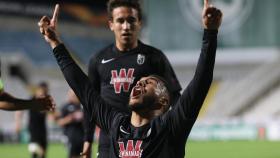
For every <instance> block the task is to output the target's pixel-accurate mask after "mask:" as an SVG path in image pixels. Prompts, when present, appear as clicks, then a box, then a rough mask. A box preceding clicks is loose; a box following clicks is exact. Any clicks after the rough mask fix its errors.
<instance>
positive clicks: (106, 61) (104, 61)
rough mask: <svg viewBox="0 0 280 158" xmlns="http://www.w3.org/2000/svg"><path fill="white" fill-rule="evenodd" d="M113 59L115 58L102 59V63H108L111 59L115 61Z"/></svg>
mask: <svg viewBox="0 0 280 158" xmlns="http://www.w3.org/2000/svg"><path fill="white" fill-rule="evenodd" d="M113 60H115V58H112V59H108V60H105V59H102V61H101V63H102V64H106V63H109V62H110V61H113Z"/></svg>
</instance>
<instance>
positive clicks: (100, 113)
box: [39, 0, 222, 158]
mask: <svg viewBox="0 0 280 158" xmlns="http://www.w3.org/2000/svg"><path fill="white" fill-rule="evenodd" d="M122 9H124V8H122ZM58 11H59V6H56V9H55V12H54V16H53V18H52V19H49V18H48V17H43V18H42V19H41V20H40V22H39V27H40V31H41V33H42V34H43V35H44V37H45V39H46V41H47V42H48V43H49V44H50V45H51V47H52V48H53V51H54V55H55V57H56V59H57V62H58V64H59V66H60V68H61V70H62V72H63V74H64V76H65V78H66V80H67V82H68V84H69V85H70V86H71V88H72V89H73V90H74V91H75V93H76V94H77V96H78V97H79V99H80V101H81V102H82V104H83V106H84V108H85V110H87V111H88V114H90V118H92V119H93V120H95V121H96V123H97V124H98V125H99V126H100V127H101V128H102V129H103V130H105V131H106V132H107V133H108V134H109V135H110V142H111V143H112V145H111V146H110V149H109V156H110V157H123V158H124V157H152V158H155V157H184V154H185V143H186V141H187V138H188V135H189V133H190V131H191V128H192V126H193V124H194V123H195V120H196V118H197V116H198V113H199V110H200V108H201V106H202V103H203V101H204V99H205V97H206V94H207V92H208V90H209V87H210V85H211V82H212V79H213V69H214V63H215V55H216V47H217V33H218V28H219V26H220V24H221V19H222V13H221V11H220V10H219V9H217V8H215V7H213V6H212V5H209V3H208V0H204V8H203V13H202V21H203V26H204V29H205V30H204V36H203V45H202V51H201V55H200V58H199V62H198V65H197V69H196V72H195V75H194V77H193V79H192V81H191V82H190V84H189V85H188V87H187V88H186V89H185V90H184V92H183V94H182V96H181V97H180V98H179V100H178V101H177V103H176V105H175V106H174V107H173V108H172V109H171V110H168V109H169V106H170V96H171V91H170V88H169V87H171V85H170V83H168V82H166V81H165V80H164V79H162V77H159V76H157V75H149V76H147V77H143V78H141V79H140V81H138V82H137V84H136V86H134V87H133V89H132V91H131V93H130V100H129V105H128V106H129V108H130V109H131V110H132V113H131V114H129V115H127V114H126V113H124V112H121V111H120V110H118V109H116V108H114V107H112V106H113V105H111V104H110V103H109V102H107V98H104V97H102V96H101V95H100V92H99V91H98V89H97V88H96V87H95V86H93V85H92V84H91V82H90V81H89V79H88V77H87V76H86V75H85V74H84V73H83V72H82V71H81V69H80V68H79V67H78V66H77V65H76V64H75V62H74V61H73V59H72V58H71V57H70V55H69V53H68V51H67V49H66V48H65V46H64V45H63V44H62V42H61V41H60V40H59V39H58V37H57V29H56V26H57V24H56V23H57V16H58ZM130 11H131V10H130ZM126 15H127V14H126ZM131 19H133V18H130V16H128V17H127V18H121V20H120V21H119V22H121V21H124V25H128V26H130V25H129V23H128V21H130V20H131ZM132 21H133V20H132ZM123 36H124V37H123V38H124V39H127V38H130V37H129V36H131V35H130V33H124V34H123ZM104 60H105V59H104ZM172 86H173V85H172Z"/></svg>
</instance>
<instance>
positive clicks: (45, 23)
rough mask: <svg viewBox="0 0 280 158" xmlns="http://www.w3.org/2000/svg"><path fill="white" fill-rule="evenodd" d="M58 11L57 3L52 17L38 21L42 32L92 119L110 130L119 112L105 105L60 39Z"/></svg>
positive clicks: (70, 84)
mask: <svg viewBox="0 0 280 158" xmlns="http://www.w3.org/2000/svg"><path fill="white" fill-rule="evenodd" d="M58 13H59V5H56V7H55V10H54V14H53V17H52V19H49V18H48V17H46V16H43V17H42V18H41V20H40V22H39V23H38V25H39V28H40V32H41V33H42V34H43V35H44V38H45V40H46V41H47V42H48V43H49V44H50V46H51V47H52V48H53V52H54V56H55V58H56V60H57V63H58V65H59V66H60V69H61V71H62V73H63V75H64V78H65V79H66V81H67V83H68V84H69V86H70V87H71V88H72V89H73V91H74V92H75V94H76V95H77V96H78V98H79V100H80V101H81V103H82V105H83V107H84V110H86V111H87V112H88V114H89V116H88V117H89V118H90V121H93V120H94V121H96V123H97V124H98V125H99V126H100V127H101V128H103V129H104V130H106V131H109V128H110V127H111V124H112V123H114V121H113V119H114V118H115V115H116V114H117V112H115V111H113V110H112V108H111V106H106V105H104V104H105V102H104V100H103V99H102V98H101V97H100V95H99V92H98V91H96V90H95V89H94V87H93V86H92V84H91V83H90V81H89V79H88V77H87V76H86V75H85V74H84V72H83V71H82V70H81V69H80V67H79V66H78V65H77V64H76V63H75V62H74V60H73V59H72V57H71V56H70V54H69V52H68V50H67V49H66V47H65V46H64V45H63V44H62V41H61V40H59V37H58V33H57V20H58V19H57V18H58ZM115 120H116V119H115Z"/></svg>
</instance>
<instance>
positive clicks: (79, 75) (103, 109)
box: [53, 45, 110, 127]
mask: <svg viewBox="0 0 280 158" xmlns="http://www.w3.org/2000/svg"><path fill="white" fill-rule="evenodd" d="M53 52H54V56H55V58H56V60H57V63H58V65H59V66H60V69H61V71H62V73H63V75H64V78H65V79H66V81H67V83H68V84H69V86H70V87H71V88H72V89H73V91H74V92H75V94H76V95H77V96H78V98H79V100H80V101H81V103H82V105H83V107H84V110H85V111H86V112H87V113H88V114H89V118H91V119H92V118H93V120H95V121H96V122H97V123H98V124H99V125H102V126H103V127H104V126H107V125H108V124H107V122H105V120H104V119H103V117H104V116H105V115H107V114H108V113H109V111H110V108H109V106H104V105H103V104H104V102H103V101H102V99H101V98H100V95H99V93H98V92H96V90H95V89H94V87H93V86H92V84H91V83H90V81H89V79H88V77H87V76H86V75H85V73H84V72H83V71H82V70H81V69H80V67H79V66H78V65H77V64H76V63H75V62H74V60H73V59H72V57H71V56H70V54H69V52H68V50H67V49H66V48H65V46H64V45H59V46H58V47H56V48H55V49H54V50H53ZM108 122H109V121H108Z"/></svg>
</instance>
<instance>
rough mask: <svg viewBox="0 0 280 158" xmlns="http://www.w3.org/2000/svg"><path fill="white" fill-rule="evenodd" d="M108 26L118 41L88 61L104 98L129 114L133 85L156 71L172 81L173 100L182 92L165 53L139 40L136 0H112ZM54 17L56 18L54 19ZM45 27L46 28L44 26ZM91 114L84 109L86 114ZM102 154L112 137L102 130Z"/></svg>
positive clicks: (89, 137) (87, 152)
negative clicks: (128, 104) (128, 105)
mask: <svg viewBox="0 0 280 158" xmlns="http://www.w3.org/2000/svg"><path fill="white" fill-rule="evenodd" d="M107 10H108V17H109V26H110V29H111V30H112V32H113V33H114V35H115V43H114V44H111V45H109V46H107V47H105V48H104V49H102V50H101V51H100V52H98V53H96V54H94V56H93V57H92V58H91V60H90V64H89V70H88V74H89V78H90V81H91V83H92V84H93V85H94V86H95V88H96V90H98V91H99V92H100V95H101V97H102V98H104V99H106V101H107V102H108V103H109V104H110V105H112V106H114V107H115V108H117V109H119V110H121V111H123V112H125V113H127V114H129V112H130V111H129V109H128V107H127V106H126V105H127V103H128V100H129V94H130V92H131V89H132V87H133V86H134V85H135V84H136V81H138V80H139V79H140V78H141V77H143V76H148V75H150V74H157V75H158V76H161V77H163V78H165V79H166V80H167V81H168V83H169V84H172V85H173V86H172V89H171V93H172V98H173V99H172V102H175V101H177V99H178V98H179V96H180V91H181V86H180V84H179V82H178V79H177V77H176V75H175V73H174V71H173V69H172V67H171V65H170V63H169V61H168V59H167V58H166V57H165V55H164V54H163V53H162V52H161V51H160V50H158V49H156V48H154V47H152V46H149V45H146V44H144V43H142V42H141V41H140V40H138V34H139V31H140V29H141V25H142V10H141V7H140V5H139V2H138V1H137V0H134V1H128V0H110V1H109V2H108V9H107ZM53 20H54V21H55V19H53ZM42 31H43V30H42ZM87 115H88V114H86V113H85V116H87ZM89 119H90V118H89V117H86V121H87V122H88V123H87V126H86V127H87V128H86V137H85V140H86V142H85V143H84V152H83V154H84V155H87V157H89V155H90V149H91V141H92V137H93V136H92V135H93V131H94V127H95V126H94V122H93V121H89ZM98 148H99V152H98V153H99V155H98V157H99V158H108V157H109V156H108V153H109V148H110V139H109V136H108V134H107V133H106V132H105V131H103V130H101V133H100V138H99V146H98Z"/></svg>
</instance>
